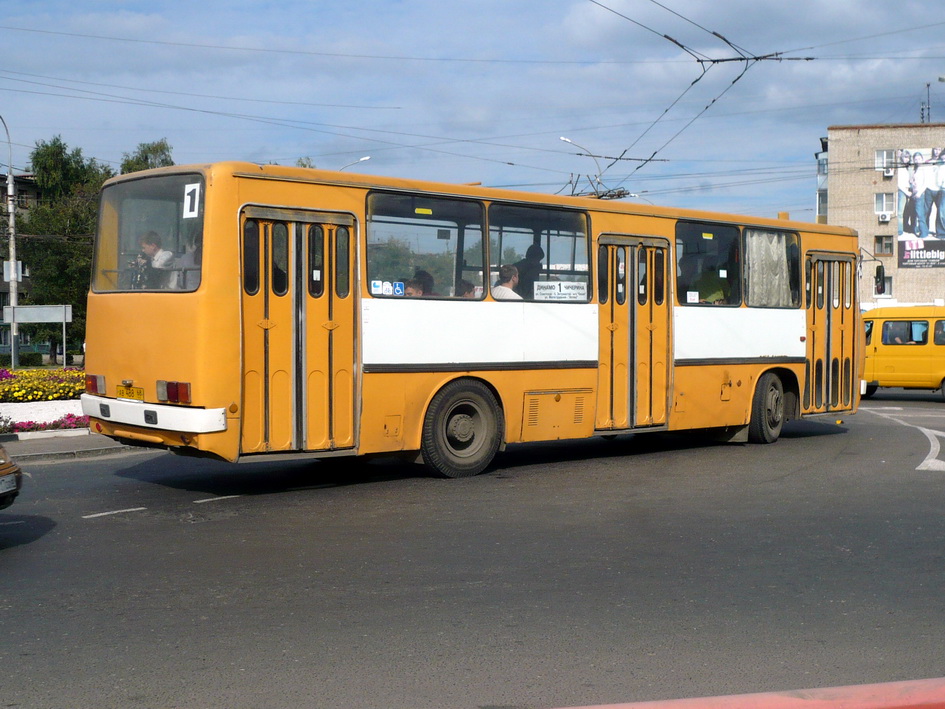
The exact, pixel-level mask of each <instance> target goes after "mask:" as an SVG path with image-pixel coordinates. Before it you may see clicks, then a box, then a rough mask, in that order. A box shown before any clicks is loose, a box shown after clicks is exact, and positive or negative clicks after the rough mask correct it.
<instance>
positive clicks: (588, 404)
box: [359, 369, 597, 453]
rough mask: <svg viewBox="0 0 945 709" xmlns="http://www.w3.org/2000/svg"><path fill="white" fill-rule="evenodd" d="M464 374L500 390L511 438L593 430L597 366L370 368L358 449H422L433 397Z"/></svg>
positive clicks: (541, 437) (580, 433)
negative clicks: (425, 420) (413, 370)
mask: <svg viewBox="0 0 945 709" xmlns="http://www.w3.org/2000/svg"><path fill="white" fill-rule="evenodd" d="M461 377H470V378H473V379H479V380H481V381H483V382H485V383H486V384H487V385H488V386H489V387H491V388H492V389H493V390H494V391H495V392H496V394H497V399H498V404H499V407H500V408H501V410H502V413H503V417H504V424H505V425H504V429H505V436H504V441H505V442H506V443H516V442H521V441H525V440H528V441H550V440H558V439H563V438H587V437H589V436H591V435H593V433H594V413H593V412H594V410H595V403H596V402H595V399H594V397H595V395H594V386H595V384H596V380H597V370H596V369H565V370H556V371H554V372H553V373H552V372H549V371H548V370H518V371H478V372H477V371H475V370H473V371H469V372H431V373H368V374H365V375H364V386H363V390H362V391H363V406H362V409H361V411H362V414H361V430H360V446H359V452H360V453H384V452H393V451H400V450H405V451H411V450H418V449H419V448H420V437H421V434H422V432H423V418H424V416H425V414H426V411H427V408H428V407H429V405H430V401H431V400H432V399H433V397H434V396H435V395H436V393H437V392H438V391H439V390H440V389H442V388H443V387H444V386H445V385H446V384H448V383H449V382H450V381H452V380H454V379H457V378H461ZM549 381H553V382H554V386H549Z"/></svg>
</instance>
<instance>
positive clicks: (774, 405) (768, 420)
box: [748, 372, 784, 443]
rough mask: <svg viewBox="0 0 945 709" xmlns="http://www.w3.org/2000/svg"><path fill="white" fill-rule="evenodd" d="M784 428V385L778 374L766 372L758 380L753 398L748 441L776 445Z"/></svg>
mask: <svg viewBox="0 0 945 709" xmlns="http://www.w3.org/2000/svg"><path fill="white" fill-rule="evenodd" d="M783 426H784V385H783V384H781V379H780V378H779V377H778V375H777V374H774V373H772V372H766V373H765V374H763V375H762V377H761V379H759V380H758V386H757V387H756V388H755V395H754V397H752V401H751V422H750V423H749V424H748V440H749V441H750V442H751V443H774V442H775V441H776V440H778V436H780V435H781V428H782V427H783Z"/></svg>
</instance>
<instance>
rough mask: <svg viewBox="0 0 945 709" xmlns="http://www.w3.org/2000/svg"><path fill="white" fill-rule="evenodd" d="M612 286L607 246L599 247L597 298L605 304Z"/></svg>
mask: <svg viewBox="0 0 945 709" xmlns="http://www.w3.org/2000/svg"><path fill="white" fill-rule="evenodd" d="M609 287H610V269H608V267H607V247H606V246H598V247H597V299H598V300H599V301H600V302H601V304H604V303H606V302H607V293H608V291H609Z"/></svg>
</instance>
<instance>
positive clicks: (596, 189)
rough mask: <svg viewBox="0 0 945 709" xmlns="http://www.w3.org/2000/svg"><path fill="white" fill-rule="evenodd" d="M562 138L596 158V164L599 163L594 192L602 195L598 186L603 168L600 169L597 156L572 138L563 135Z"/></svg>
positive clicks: (598, 164)
mask: <svg viewBox="0 0 945 709" xmlns="http://www.w3.org/2000/svg"><path fill="white" fill-rule="evenodd" d="M560 139H561V140H563V141H564V142H565V143H568V144H569V145H573V146H574V147H575V148H580V149H581V150H583V151H584V154H585V155H587V156H588V157H591V158H594V164H595V165H597V174H596V175H595V176H594V182H595V183H596V185H594V193H595V194H597V195H600V190H599V189H598V187H600V186H601V181H600V176H601V169H600V163H599V162H598V161H597V156H596V155H594V153H592V152H591V151H590V150H588V149H587V148H585V147H584V146H582V145H578V144H577V143H575V142H574V141H573V140H571V139H570V138H565V137H564V136H563V135H562V136H561V138H560Z"/></svg>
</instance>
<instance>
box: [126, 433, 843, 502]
mask: <svg viewBox="0 0 945 709" xmlns="http://www.w3.org/2000/svg"><path fill="white" fill-rule="evenodd" d="M844 431H846V429H845V428H843V427H842V426H839V425H837V423H836V419H825V420H824V421H823V422H818V421H794V422H791V423H789V424H787V425H785V427H784V431H783V432H782V438H784V439H794V438H796V439H801V438H810V437H815V436H829V435H836V434H839V433H843V432H844ZM727 445H742V444H737V443H734V444H733V443H725V442H719V441H718V440H716V439H715V438H714V437H713V436H712V434H710V433H704V432H691V431H689V432H685V433H666V432H656V433H647V434H640V433H632V434H620V435H615V436H613V437H607V438H603V437H594V438H588V439H580V440H567V441H550V442H544V443H520V444H514V445H510V446H509V447H508V448H507V449H506V450H505V451H503V452H501V453H499V454H498V455H497V456H496V459H495V461H494V462H493V465H492V466H490V468H489V469H488V470H487V471H486V472H485V473H484V475H490V474H497V473H500V474H503V475H508V474H514V472H515V470H516V469H518V468H524V467H527V466H535V465H539V466H540V465H554V464H558V463H566V462H572V461H582V460H599V459H611V458H633V457H637V456H645V455H653V454H658V453H663V452H667V451H679V450H689V449H697V448H708V447H718V446H727ZM116 474H117V475H118V476H120V477H125V478H131V479H134V480H138V481H140V482H146V483H151V484H154V485H161V486H166V487H172V488H177V489H182V490H189V491H194V492H200V493H205V494H207V495H215V496H221V497H222V496H226V495H270V494H278V493H284V492H288V491H293V490H299V489H318V488H332V487H343V486H350V485H368V484H375V483H383V482H388V481H392V480H409V479H423V478H429V477H430V473H429V472H428V471H427V470H426V468H424V467H423V466H422V465H419V464H416V463H413V462H408V461H407V460H406V459H405V458H404V457H403V456H400V457H397V456H386V457H346V458H327V459H322V460H310V461H309V460H292V461H285V460H282V461H278V460H273V459H265V458H261V459H260V461H259V462H252V463H240V464H236V463H225V462H221V461H215V460H206V459H200V458H189V457H187V458H185V457H177V456H174V455H173V454H170V453H167V454H164V455H161V456H159V457H155V458H148V459H147V460H143V461H141V462H138V463H135V464H131V465H129V466H128V467H126V468H123V469H122V470H120V471H118V472H117V473H116Z"/></svg>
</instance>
